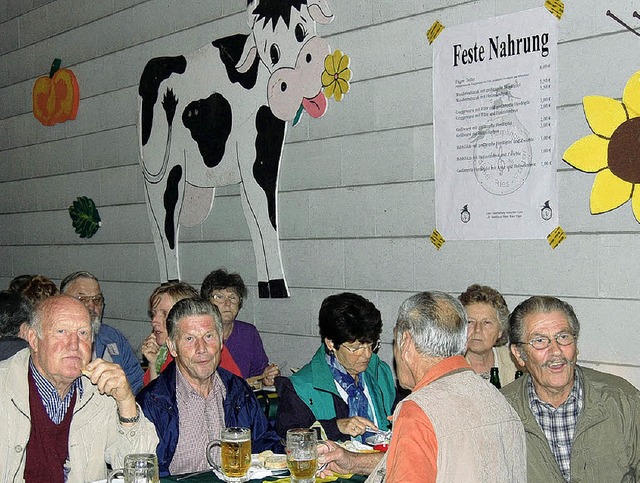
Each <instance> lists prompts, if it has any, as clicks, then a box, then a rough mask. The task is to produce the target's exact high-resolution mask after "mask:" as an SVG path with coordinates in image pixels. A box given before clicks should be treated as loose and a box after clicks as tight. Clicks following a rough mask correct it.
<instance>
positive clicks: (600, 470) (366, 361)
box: [0, 269, 640, 482]
mask: <svg viewBox="0 0 640 483" xmlns="http://www.w3.org/2000/svg"><path fill="white" fill-rule="evenodd" d="M246 297H247V288H246V286H245V284H244V282H243V280H242V278H241V277H240V275H238V274H236V273H228V272H227V271H226V270H224V269H217V270H214V271H212V272H211V273H210V274H209V275H207V277H206V278H205V279H204V281H203V283H202V284H201V287H200V291H199V292H198V290H196V289H195V288H194V287H192V286H191V285H189V284H187V283H184V282H168V283H164V284H161V285H160V286H158V287H156V289H155V290H154V291H153V292H152V294H151V296H150V297H149V300H148V310H149V318H150V321H151V333H150V334H149V336H148V337H146V338H145V340H144V341H143V343H142V346H141V348H140V351H141V353H142V355H143V356H144V358H145V359H146V361H147V362H148V367H147V368H146V372H145V371H144V370H143V368H142V366H141V364H140V361H139V360H138V358H137V357H136V355H135V352H134V350H133V348H132V347H131V345H130V344H129V342H128V341H127V339H126V337H125V336H124V335H123V334H122V333H121V332H119V331H118V330H117V329H115V328H113V327H110V326H108V325H106V324H104V323H103V322H102V318H103V313H104V307H105V299H104V295H103V292H102V289H101V286H100V282H99V280H98V279H97V278H96V277H95V276H94V275H92V274H91V273H89V272H86V271H79V272H74V273H72V274H70V275H69V276H67V277H66V278H65V279H64V280H62V282H61V284H60V289H59V290H58V288H57V287H56V286H55V284H54V283H53V282H52V281H51V280H49V279H48V278H46V277H44V276H42V275H36V276H32V275H25V276H20V277H16V278H15V279H14V280H13V281H12V283H11V284H10V287H9V289H8V290H7V291H4V292H0V361H2V362H0V425H2V426H3V428H6V431H5V433H6V435H7V437H5V438H3V440H2V441H1V442H0V448H1V451H0V481H52V482H65V481H66V482H86V481H95V480H98V479H104V478H106V475H107V470H108V468H109V467H111V468H117V467H121V466H122V464H123V458H124V456H125V455H126V454H128V453H148V452H152V453H156V454H157V456H158V462H159V467H160V474H161V476H166V475H176V474H182V473H191V472H197V471H203V470H207V469H209V468H210V464H209V462H208V459H207V455H206V448H207V445H208V443H209V442H210V441H212V440H214V439H217V438H218V437H219V434H220V430H221V429H222V428H225V427H248V428H250V429H251V440H252V441H251V442H252V452H254V453H258V452H261V451H264V450H272V451H274V452H276V453H281V452H283V450H284V448H283V446H282V441H283V438H284V437H285V436H286V433H287V430H289V429H292V428H299V427H311V428H315V429H316V431H317V433H318V438H319V439H322V440H324V442H323V443H322V444H319V445H318V453H319V458H318V461H319V463H320V464H321V465H322V470H321V472H320V475H321V476H328V475H330V474H332V473H340V474H351V473H356V474H363V475H368V479H367V481H372V482H383V481H384V482H413V481H415V482H431V481H433V482H435V481H452V482H457V481H474V482H475V481H477V482H520V481H522V482H524V481H530V482H564V481H585V482H601V481H640V392H639V391H638V390H637V389H636V388H635V387H634V386H633V385H631V384H630V383H628V382H627V381H625V380H624V379H622V378H620V377H617V376H613V375H610V374H605V373H602V372H598V371H595V370H592V369H588V368H586V367H581V366H579V365H577V355H578V348H577V342H578V337H579V335H580V323H579V321H578V319H577V317H576V315H575V313H574V311H573V308H572V307H571V305H569V304H568V303H566V302H564V301H562V300H560V299H558V298H555V297H549V296H534V297H530V298H529V299H527V300H524V301H523V302H521V303H520V304H519V305H518V306H517V307H516V308H515V309H514V310H513V312H512V313H511V314H509V309H508V307H507V304H506V302H505V300H504V297H503V296H502V295H501V294H500V293H499V292H497V291H496V290H494V289H492V288H491V287H487V286H482V285H477V284H474V285H471V286H469V287H468V288H467V290H466V291H465V292H464V293H462V294H461V295H460V296H459V297H458V298H457V299H456V298H454V297H452V296H450V295H448V294H445V293H442V292H435V291H434V292H422V293H418V294H416V295H413V296H412V297H409V298H408V299H407V300H405V301H404V302H403V304H402V305H401V306H400V309H399V311H398V316H397V320H396V323H395V326H394V328H393V357H394V362H395V374H396V378H397V381H398V385H399V387H396V382H395V380H394V376H393V373H392V370H391V368H390V367H389V365H388V364H387V363H385V362H383V361H382V360H381V359H380V358H379V357H378V354H377V352H378V349H379V347H380V342H381V334H382V317H381V314H380V311H379V310H378V309H377V308H376V307H375V305H374V304H373V303H372V302H371V301H369V300H367V299H366V298H364V297H362V296H360V295H357V294H353V293H340V294H335V295H330V296H329V297H327V298H326V299H325V300H324V301H323V302H322V304H321V307H320V310H319V315H318V329H319V335H320V346H319V348H318V349H317V351H316V353H315V355H314V356H313V357H312V358H311V360H310V361H309V362H308V364H306V365H305V366H304V367H302V368H301V369H300V370H299V371H297V372H295V373H294V374H291V375H290V376H289V377H285V376H284V375H282V374H280V368H279V367H278V366H277V365H275V364H269V360H268V358H267V355H266V352H265V350H264V346H263V343H262V340H261V337H260V334H259V333H258V331H257V329H256V327H255V326H253V325H251V324H248V323H246V322H243V321H240V320H238V319H237V316H238V313H239V312H240V309H241V308H242V305H243V301H244V300H246ZM3 359H4V360H3ZM520 374H524V376H523V377H518V376H519V375H520ZM496 376H499V382H498V381H497V377H496ZM254 381H261V382H262V384H264V385H267V386H273V385H274V384H275V389H276V392H277V395H278V401H279V402H278V407H277V414H276V415H275V418H274V419H273V420H269V419H268V418H267V416H266V415H265V411H264V410H263V408H262V407H261V405H260V403H259V402H258V399H257V398H256V395H255V394H254V392H253V391H252V388H251V386H250V385H249V383H252V382H254ZM500 385H501V386H502V388H501V389H500V390H498V388H499V387H500ZM495 386H497V387H495ZM405 391H406V392H405ZM406 394H408V395H406ZM405 395H406V396H405ZM96 427H100V428H102V430H100V431H96ZM387 430H392V436H391V441H390V444H389V447H388V451H386V452H384V453H382V452H364V453H363V452H357V451H355V450H354V448H357V447H358V446H359V445H360V444H361V443H366V440H367V437H368V436H370V435H372V434H374V433H377V432H380V431H387ZM347 443H349V444H347ZM216 451H217V452H216ZM212 459H213V461H214V462H215V463H218V464H219V463H220V451H219V449H217V450H215V449H214V452H213V455H212Z"/></svg>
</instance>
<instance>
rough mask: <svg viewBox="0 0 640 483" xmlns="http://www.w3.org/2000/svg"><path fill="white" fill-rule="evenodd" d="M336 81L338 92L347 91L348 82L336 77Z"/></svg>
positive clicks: (344, 92)
mask: <svg viewBox="0 0 640 483" xmlns="http://www.w3.org/2000/svg"><path fill="white" fill-rule="evenodd" d="M337 83H338V85H339V86H340V92H342V93H343V94H346V93H347V92H349V83H348V82H347V81H346V80H344V79H338V81H337Z"/></svg>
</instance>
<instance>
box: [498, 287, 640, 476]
mask: <svg viewBox="0 0 640 483" xmlns="http://www.w3.org/2000/svg"><path fill="white" fill-rule="evenodd" d="M579 334H580V323H579V322H578V319H577V317H576V314H575V313H574V311H573V308H572V307H571V305H569V304H568V303H566V302H563V301H561V300H559V299H557V298H555V297H543V296H536V297H531V298H529V299H527V300H525V301H524V302H522V303H521V304H520V305H518V306H517V307H516V308H515V310H514V311H513V313H512V314H511V316H510V319H509V336H510V339H511V351H512V352H513V355H514V356H515V357H516V360H517V362H518V364H519V365H520V366H522V367H525V368H526V369H527V371H528V373H529V374H528V375H527V376H525V377H521V378H520V379H518V380H516V381H515V382H513V383H511V384H509V385H508V386H506V387H505V388H503V389H502V392H503V394H504V395H505V396H506V398H507V400H508V401H509V402H510V403H511V405H512V406H513V407H514V408H515V410H516V411H517V412H518V414H519V415H520V418H521V419H522V422H523V424H524V427H525V431H526V433H527V466H528V481H529V482H533V483H536V482H540V483H542V482H545V483H549V482H563V481H585V482H602V481H612V482H613V481H622V482H632V481H640V393H639V392H638V390H637V389H636V388H635V387H633V386H632V385H631V384H629V383H628V382H627V381H625V380H624V379H622V378H620V377H617V376H612V375H610V374H605V373H602V372H598V371H594V370H591V369H587V368H584V367H580V366H577V365H576V359H577V357H578V348H577V346H576V342H577V340H578V335H579Z"/></svg>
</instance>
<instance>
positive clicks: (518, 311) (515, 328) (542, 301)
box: [509, 295, 580, 344]
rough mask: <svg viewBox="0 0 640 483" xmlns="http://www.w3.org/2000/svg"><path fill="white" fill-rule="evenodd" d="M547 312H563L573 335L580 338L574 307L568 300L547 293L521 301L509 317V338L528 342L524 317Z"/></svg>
mask: <svg viewBox="0 0 640 483" xmlns="http://www.w3.org/2000/svg"><path fill="white" fill-rule="evenodd" d="M547 312H561V313H563V314H564V316H565V317H566V319H567V322H568V323H569V327H570V328H571V332H572V333H573V335H574V336H575V337H576V339H577V338H578V336H579V335H580V322H579V321H578V317H576V313H575V312H574V311H573V307H572V306H571V305H570V304H568V303H567V302H563V301H562V300H560V299H558V298H556V297H550V296H546V295H535V296H533V297H529V298H528V299H527V300H525V301H524V302H521V303H520V304H519V305H518V306H517V307H516V308H515V309H513V312H512V313H511V316H510V317H509V339H510V340H511V344H519V343H524V342H526V341H525V340H524V332H525V324H524V318H525V317H526V316H527V315H531V314H539V313H547Z"/></svg>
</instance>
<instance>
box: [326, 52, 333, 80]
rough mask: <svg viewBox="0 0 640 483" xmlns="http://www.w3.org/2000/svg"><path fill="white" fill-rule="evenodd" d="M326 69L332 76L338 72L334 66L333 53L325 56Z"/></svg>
mask: <svg viewBox="0 0 640 483" xmlns="http://www.w3.org/2000/svg"><path fill="white" fill-rule="evenodd" d="M324 71H325V72H326V73H327V74H329V75H331V76H332V75H333V74H335V73H336V70H335V69H334V67H333V56H332V55H331V54H329V55H327V56H326V57H325V58H324Z"/></svg>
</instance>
